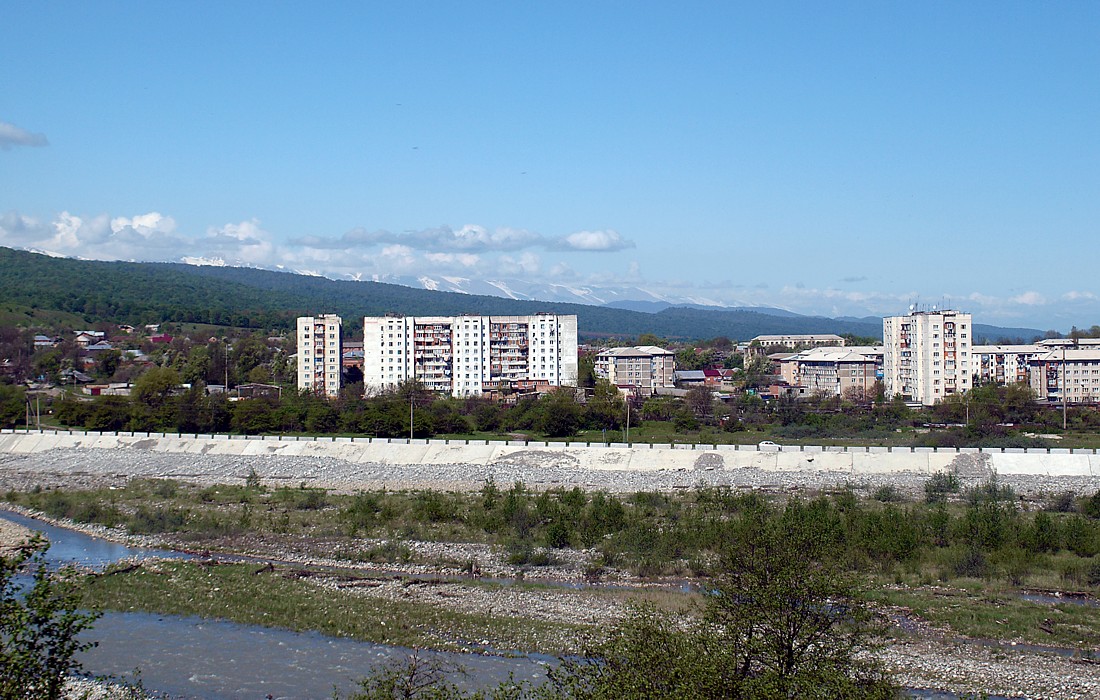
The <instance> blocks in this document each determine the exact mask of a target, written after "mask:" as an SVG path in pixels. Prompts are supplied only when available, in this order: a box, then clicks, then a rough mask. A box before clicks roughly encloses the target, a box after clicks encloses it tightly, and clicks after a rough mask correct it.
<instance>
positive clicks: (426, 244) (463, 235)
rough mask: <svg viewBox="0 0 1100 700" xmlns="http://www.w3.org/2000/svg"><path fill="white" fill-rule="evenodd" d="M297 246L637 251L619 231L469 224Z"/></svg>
mask: <svg viewBox="0 0 1100 700" xmlns="http://www.w3.org/2000/svg"><path fill="white" fill-rule="evenodd" d="M290 244H291V245H293V246H300V247H303V248H315V249H330V250H348V249H353V248H377V247H379V246H386V245H403V246H408V247H409V248H414V249H416V250H427V251H431V252H436V253H444V252H468V253H485V252H513V251H520V250H526V249H531V248H545V249H548V250H560V251H577V252H611V251H617V250H624V249H626V248H633V247H634V242H633V241H629V240H627V239H625V238H623V237H622V235H620V234H619V233H618V232H617V231H578V232H576V233H571V234H569V235H567V236H561V237H557V238H553V237H546V236H542V235H540V234H537V233H534V232H531V231H527V230H525V229H517V228H509V227H501V228H497V229H493V230H490V229H487V228H486V227H484V226H478V225H476V224H466V225H465V226H462V227H460V228H458V229H452V228H451V227H449V226H440V227H438V228H430V229H424V230H421V231H405V232H403V233H393V232H391V231H384V230H379V231H367V230H366V229H364V228H356V229H352V230H351V231H348V232H346V233H344V234H343V235H341V236H336V237H330V236H306V237H303V238H296V239H294V240H292V241H290Z"/></svg>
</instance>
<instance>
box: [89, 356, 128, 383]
mask: <svg viewBox="0 0 1100 700" xmlns="http://www.w3.org/2000/svg"><path fill="white" fill-rule="evenodd" d="M120 364H122V353H121V352H119V351H118V350H115V349H111V350H104V351H103V352H101V353H100V355H99V359H98V360H96V363H95V372H96V374H97V375H99V376H100V377H103V378H104V379H110V378H111V377H113V376H114V374H115V372H116V371H117V370H118V366H119V365H120Z"/></svg>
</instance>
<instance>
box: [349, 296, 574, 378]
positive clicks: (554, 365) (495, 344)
mask: <svg viewBox="0 0 1100 700" xmlns="http://www.w3.org/2000/svg"><path fill="white" fill-rule="evenodd" d="M412 378H416V379H418V380H419V381H420V382H421V383H422V384H424V386H425V387H427V388H428V389H431V390H432V391H437V392H440V393H449V394H451V395H452V396H480V395H481V394H483V393H486V392H488V391H490V390H493V389H496V388H498V387H499V386H500V385H501V384H504V385H507V386H520V385H523V386H528V385H535V386H538V385H545V386H548V387H549V386H576V385H577V317H576V316H564V315H557V314H535V315H533V316H472V315H471V316H382V317H369V316H368V317H366V318H364V319H363V384H364V386H365V388H366V389H367V390H368V391H369V390H388V389H392V388H394V387H396V386H397V385H398V384H400V383H401V382H404V381H406V380H409V379H412Z"/></svg>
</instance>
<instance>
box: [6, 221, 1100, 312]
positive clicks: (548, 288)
mask: <svg viewBox="0 0 1100 700" xmlns="http://www.w3.org/2000/svg"><path fill="white" fill-rule="evenodd" d="M0 245H3V246H8V247H12V248H24V249H28V250H35V251H39V252H44V253H48V254H51V255H61V256H67V257H75V258H84V259H95V260H135V261H160V262H165V261H167V262H186V263H190V264H206V265H239V266H252V267H261V268H267V269H281V270H289V271H295V272H301V273H306V274H314V275H321V276H325V277H330V278H333V279H350V280H376V281H391V282H395V283H399V284H407V285H415V286H424V287H427V288H430V289H449V290H452V291H465V292H469V293H479V294H495V295H498V296H506V297H513V298H534V299H543V300H559V301H565V300H568V301H580V302H584V303H597V304H598V303H606V302H610V301H622V300H647V301H653V300H657V301H666V302H669V303H674V304H675V303H692V304H705V305H715V306H773V307H779V308H784V309H788V310H791V311H795V312H798V313H804V314H816V315H823V316H857V317H859V316H881V315H888V314H895V313H904V312H905V310H906V309H907V308H908V307H909V305H910V304H911V303H914V302H916V303H924V302H928V303H939V304H943V305H945V306H951V305H953V306H955V307H956V308H962V309H964V310H967V311H971V312H972V313H974V315H975V317H976V318H981V319H982V322H983V323H986V322H988V323H1013V324H1020V323H1026V324H1028V325H1032V326H1036V327H1046V328H1059V329H1066V330H1068V328H1069V326H1070V325H1074V324H1076V325H1091V320H1090V319H1095V318H1096V317H1098V316H1100V295H1098V294H1097V293H1096V292H1094V291H1092V290H1089V289H1087V288H1078V289H1073V290H1066V291H1062V292H1058V293H1052V292H1050V291H1046V292H1040V291H1037V290H1033V289H1022V290H1021V289H1013V290H1009V291H1001V292H991V291H984V290H966V291H962V292H960V291H956V292H955V293H954V295H953V296H951V295H945V294H943V293H937V294H930V293H929V292H928V290H919V289H915V288H914V289H911V290H900V291H899V290H897V289H894V290H889V289H876V288H875V287H874V285H875V284H876V282H875V280H876V277H875V276H863V275H861V276H851V277H847V278H844V279H842V280H841V284H840V285H838V286H822V285H821V284H812V283H809V282H808V281H807V282H805V283H803V282H799V281H797V280H790V281H787V282H782V281H781V282H779V283H776V282H775V281H761V280H760V279H758V278H750V277H748V276H744V277H742V276H741V273H742V271H741V270H739V269H732V270H731V274H733V275H734V278H733V279H717V280H707V279H705V278H704V277H703V276H700V277H693V278H690V279H675V278H670V277H663V278H662V277H660V276H655V275H653V274H652V272H650V274H648V275H647V274H644V273H643V272H642V270H641V269H640V266H639V265H638V264H637V262H636V261H635V260H632V259H628V258H623V257H622V256H617V255H615V254H616V253H622V252H623V251H627V250H630V249H632V248H634V247H635V243H634V242H633V241H631V240H630V239H628V238H625V237H624V236H622V235H621V234H619V233H618V232H616V231H612V230H603V231H601V230H594V231H577V232H574V233H570V234H566V235H560V236H546V235H543V234H539V233H535V232H532V231H528V230H525V229H521V228H496V229H490V228H487V227H484V226H479V225H466V226H462V227H459V228H451V227H449V226H440V227H436V228H430V229H424V230H419V231H407V232H402V233H394V232H390V231H384V230H376V231H369V230H367V229H365V228H355V229H352V230H350V231H347V232H346V233H344V234H342V235H339V236H303V237H298V238H292V239H289V240H286V239H280V237H278V236H276V235H275V234H273V233H272V232H270V231H268V230H266V229H265V228H264V226H263V224H262V223H261V222H260V221H259V220H258V219H249V220H245V221H240V222H234V223H225V224H221V225H217V226H209V227H207V228H206V229H204V230H201V231H197V232H193V231H187V230H183V227H181V226H180V225H179V224H178V223H177V221H176V220H175V219H174V218H173V217H172V216H169V215H166V214H162V213H160V212H156V211H153V212H147V213H143V214H137V215H132V216H113V217H112V216H108V215H103V214H101V215H95V216H80V215H75V214H72V213H69V212H61V213H60V214H57V215H56V216H54V217H53V219H52V220H49V221H46V220H42V219H39V218H36V217H32V216H27V215H24V214H21V213H19V212H7V213H5V214H0ZM589 256H597V257H598V259H599V260H600V261H606V262H603V263H601V264H598V265H589V267H590V268H592V267H594V268H595V269H596V270H597V271H596V272H581V271H579V270H581V269H584V267H585V265H584V263H585V262H586V261H587V262H591V261H592V260H596V259H597V257H589ZM658 274H659V273H658ZM768 279H769V280H772V279H773V278H772V277H769V278H768ZM895 287H896V285H895Z"/></svg>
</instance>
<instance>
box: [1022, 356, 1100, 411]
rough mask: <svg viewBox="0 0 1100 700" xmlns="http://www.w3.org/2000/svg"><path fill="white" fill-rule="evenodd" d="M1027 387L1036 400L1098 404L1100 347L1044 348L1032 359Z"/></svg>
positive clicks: (1099, 400) (1099, 398) (1099, 393)
mask: <svg viewBox="0 0 1100 700" xmlns="http://www.w3.org/2000/svg"><path fill="white" fill-rule="evenodd" d="M1031 389H1032V391H1034V392H1035V395H1036V398H1038V399H1039V400H1040V401H1049V402H1051V403H1058V404H1060V403H1062V401H1063V398H1062V397H1063V396H1064V397H1065V399H1064V400H1065V401H1066V402H1067V403H1070V404H1074V403H1086V404H1096V403H1100V347H1097V346H1094V345H1089V346H1085V347H1066V346H1062V347H1059V348H1056V349H1049V348H1048V349H1047V352H1045V353H1043V354H1042V355H1040V356H1038V357H1036V358H1035V359H1034V360H1032V363H1031Z"/></svg>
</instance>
